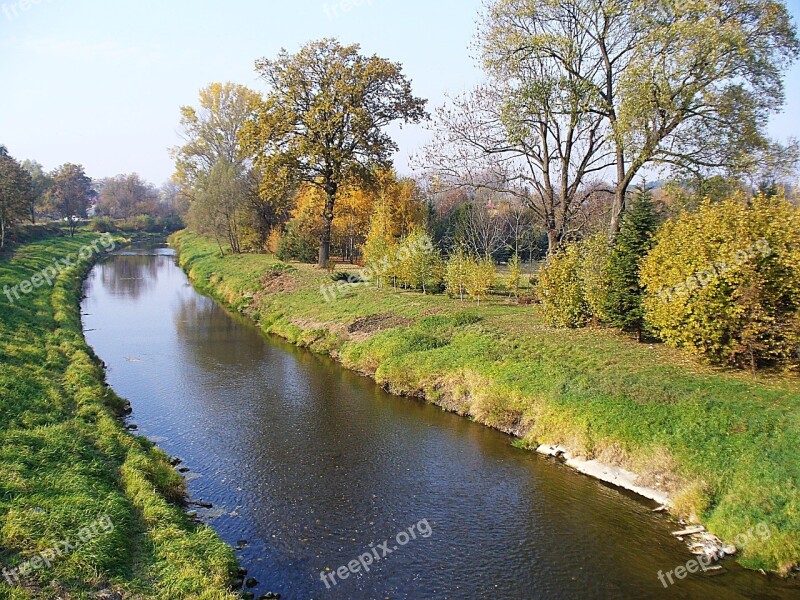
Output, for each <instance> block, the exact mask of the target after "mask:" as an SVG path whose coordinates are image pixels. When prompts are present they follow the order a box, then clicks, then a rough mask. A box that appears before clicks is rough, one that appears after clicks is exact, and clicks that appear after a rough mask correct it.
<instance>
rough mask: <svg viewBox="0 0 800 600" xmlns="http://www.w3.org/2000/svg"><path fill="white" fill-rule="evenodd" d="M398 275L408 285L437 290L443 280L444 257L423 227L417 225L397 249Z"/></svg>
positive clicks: (424, 289)
mask: <svg viewBox="0 0 800 600" xmlns="http://www.w3.org/2000/svg"><path fill="white" fill-rule="evenodd" d="M397 255H398V262H397V268H396V272H397V276H398V278H399V280H400V282H401V283H402V284H403V285H405V286H406V287H409V288H413V289H418V290H422V291H423V293H425V292H427V291H428V290H437V289H438V288H439V286H440V285H441V282H442V259H441V256H440V255H439V251H438V250H437V249H436V248H434V245H433V240H432V239H431V236H430V235H429V234H428V232H426V231H425V230H424V229H423V228H421V227H415V228H414V229H412V230H411V232H410V233H409V234H408V235H407V236H406V237H405V238H403V241H402V242H401V243H400V248H399V249H398V251H397Z"/></svg>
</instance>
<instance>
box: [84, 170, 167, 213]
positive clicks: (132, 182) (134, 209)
mask: <svg viewBox="0 0 800 600" xmlns="http://www.w3.org/2000/svg"><path fill="white" fill-rule="evenodd" d="M159 201H160V193H159V191H158V189H157V188H156V187H155V186H154V185H153V184H152V183H149V182H147V181H145V180H144V179H142V178H141V177H140V176H139V175H137V174H136V173H131V174H129V175H117V176H115V177H110V178H108V179H104V180H102V181H101V182H100V193H99V198H98V202H97V212H98V214H100V215H107V216H110V217H113V218H116V219H128V218H130V217H132V216H134V215H143V214H147V215H151V216H155V215H156V213H158V212H159Z"/></svg>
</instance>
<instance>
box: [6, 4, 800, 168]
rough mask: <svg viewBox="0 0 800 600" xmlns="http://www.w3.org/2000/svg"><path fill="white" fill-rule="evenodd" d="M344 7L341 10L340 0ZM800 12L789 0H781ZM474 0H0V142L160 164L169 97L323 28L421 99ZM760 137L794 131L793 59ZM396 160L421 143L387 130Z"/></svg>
mask: <svg viewBox="0 0 800 600" xmlns="http://www.w3.org/2000/svg"><path fill="white" fill-rule="evenodd" d="M348 5H349V6H350V9H349V10H345V8H346V7H347V6H348ZM789 5H790V8H791V10H792V13H793V14H794V15H795V17H797V16H798V15H800V0H792V1H791V2H789ZM480 6H481V2H480V0H435V1H434V0H427V1H423V0H361V1H360V2H359V0H350V1H349V3H348V2H343V1H342V0H338V1H336V0H293V1H285V2H281V1H263V2H255V1H250V0H228V1H226V2H222V1H215V0H193V1H189V0H168V1H166V0H160V1H156V0H138V1H135V2H132V1H128V0H124V1H119V0H117V1H113V2H110V1H103V2H100V1H98V0H39V1H38V2H37V1H36V0H27V3H26V0H0V53H1V54H2V60H0V82H1V85H2V88H0V143H2V144H6V145H7V146H8V148H9V151H10V152H11V153H12V155H14V156H15V157H18V158H20V159H23V158H34V159H36V160H38V161H39V162H41V163H42V164H44V166H45V167H46V168H47V169H51V168H54V167H56V166H58V165H59V164H61V163H64V162H76V163H82V164H83V165H84V166H85V167H86V170H87V173H88V174H89V175H91V176H92V177H105V176H110V175H115V174H117V173H126V172H134V171H135V172H138V173H140V174H142V175H143V176H144V177H146V178H148V179H150V180H151V181H153V182H155V183H162V182H163V181H165V180H166V179H167V178H168V177H169V176H170V175H171V173H172V161H171V160H170V158H169V156H168V154H167V148H168V147H170V146H173V145H175V144H177V143H179V141H180V140H179V138H178V135H177V131H178V125H177V124H178V118H179V113H178V107H179V106H180V105H182V104H194V103H195V101H196V98H197V91H198V90H199V89H200V88H201V87H203V86H204V85H206V84H208V83H210V82H212V81H235V82H237V83H242V84H245V85H248V86H251V87H253V88H255V89H257V90H260V91H263V86H262V85H261V83H260V82H259V80H258V79H257V77H256V75H255V73H254V70H253V62H254V61H255V59H256V58H259V57H262V56H274V55H275V54H276V53H277V52H278V50H279V49H280V48H281V47H285V48H287V49H288V50H290V51H294V50H297V49H298V48H299V47H300V46H301V45H302V44H303V43H304V42H306V41H309V40H312V39H317V38H321V37H326V36H334V37H338V38H339V39H340V40H341V41H342V42H344V43H351V42H358V43H360V44H361V45H362V48H363V50H364V51H365V52H367V53H377V54H379V55H381V56H383V57H386V58H389V59H391V60H393V61H399V62H401V63H403V65H404V67H405V71H406V74H407V75H408V76H409V77H410V78H411V79H412V80H413V85H414V91H415V93H416V94H417V95H419V96H422V97H424V98H428V99H429V100H430V105H429V107H430V108H431V109H432V108H434V107H435V106H438V105H439V104H441V103H442V102H443V101H444V95H445V93H447V92H449V93H458V92H460V91H463V90H464V89H467V88H469V87H471V86H472V85H474V84H475V83H476V82H478V81H479V80H480V78H481V74H480V71H479V69H478V68H477V67H476V64H475V61H474V59H473V58H472V56H473V54H474V52H472V50H471V48H470V45H471V42H472V40H473V36H474V32H475V26H476V20H477V14H478V10H479V9H480ZM772 130H773V133H774V134H775V135H776V136H777V137H779V138H781V139H785V138H786V137H788V136H797V137H800V66H799V65H795V67H794V68H793V70H792V72H791V73H790V74H789V76H788V78H787V105H786V108H785V110H784V113H783V114H782V115H780V116H778V117H776V118H775V119H774V120H773V124H772ZM395 137H396V139H397V141H398V143H399V144H400V147H401V151H400V154H399V156H398V157H397V164H398V168H399V169H400V170H401V171H403V172H407V171H408V168H407V158H408V156H409V155H410V154H413V153H414V152H415V151H416V150H418V148H419V147H420V145H421V144H422V143H424V141H425V139H426V134H425V132H424V131H423V130H421V129H420V128H417V127H407V128H405V129H404V130H403V131H397V132H396V135H395Z"/></svg>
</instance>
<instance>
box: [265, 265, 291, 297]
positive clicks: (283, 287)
mask: <svg viewBox="0 0 800 600" xmlns="http://www.w3.org/2000/svg"><path fill="white" fill-rule="evenodd" d="M299 287H300V286H299V285H298V284H297V278H296V277H295V276H294V275H293V274H292V273H287V272H285V271H267V272H266V273H265V274H264V276H263V277H261V291H262V292H263V293H265V294H278V293H280V292H286V293H290V292H296V291H297V290H298V289H299Z"/></svg>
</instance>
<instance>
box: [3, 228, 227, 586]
mask: <svg viewBox="0 0 800 600" xmlns="http://www.w3.org/2000/svg"><path fill="white" fill-rule="evenodd" d="M86 233H88V232H86V231H78V232H77V233H76V235H75V236H74V237H73V236H66V235H64V234H61V235H56V234H52V232H51V234H48V235H46V236H43V237H41V238H40V239H33V240H29V241H25V242H23V243H22V244H20V245H19V246H18V247H17V248H15V249H13V250H12V251H11V252H9V253H7V254H6V255H5V256H3V257H0V266H2V265H3V263H13V261H14V260H15V258H16V255H17V252H18V251H19V250H22V249H25V248H27V247H29V246H35V244H36V243H37V242H39V241H44V240H48V241H49V240H52V239H58V238H59V237H62V238H63V240H64V243H65V244H66V243H67V242H72V241H76V240H80V238H81V234H86ZM152 237H153V236H144V237H142V236H137V235H133V236H131V237H122V236H120V235H114V236H113V241H114V248H112V250H119V249H121V248H124V247H127V246H132V245H134V244H136V243H141V242H142V241H152ZM165 238H166V236H161V239H162V240H164V239H165ZM68 253H69V251H68V249H66V248H64V249H63V252H61V254H63V255H67V254H68ZM106 256H107V255H106V254H105V253H94V254H92V255H91V256H90V257H88V258H86V259H84V260H82V261H81V262H79V263H78V264H77V265H74V266H72V267H69V268H67V269H64V270H63V272H61V273H60V274H59V275H58V276H57V277H56V279H55V280H54V282H53V286H52V288H50V289H49V290H48V298H47V301H48V304H50V305H51V306H52V309H53V321H54V326H55V330H54V331H53V332H52V333H53V335H54V336H63V337H64V338H65V340H64V341H62V343H61V347H60V348H59V351H61V352H63V353H65V354H66V353H67V350H69V351H71V352H72V354H71V355H70V356H69V358H68V361H67V366H66V368H65V369H64V372H63V373H61V374H60V375H61V376H62V377H63V378H64V379H70V378H72V379H74V381H71V382H70V383H68V384H67V387H68V388H74V390H73V389H71V390H70V391H71V392H72V393H73V394H74V395H75V396H80V401H79V405H80V410H81V412H82V413H86V414H83V416H82V418H90V417H89V416H88V414H89V413H91V418H94V419H96V423H97V429H98V430H99V431H100V432H102V433H101V434H99V436H100V438H101V439H102V440H103V441H104V442H105V443H107V444H108V445H109V446H113V445H114V444H118V445H119V446H120V447H121V448H123V449H124V450H125V451H127V454H126V456H125V459H124V460H121V462H120V464H119V465H117V468H118V471H117V472H115V474H114V475H115V478H116V479H117V482H118V487H119V491H120V492H121V493H122V494H123V496H125V497H126V498H127V499H128V500H129V501H130V503H131V506H132V508H133V510H134V513H135V514H133V515H131V517H132V518H133V519H134V520H136V521H138V522H139V523H140V524H141V526H143V527H144V531H143V532H142V534H141V535H142V536H144V538H145V539H146V540H147V543H148V544H149V545H151V546H152V551H153V554H154V556H155V557H157V558H158V559H159V561H163V563H165V564H164V566H162V565H160V564H159V565H158V567H159V570H161V571H163V572H162V573H160V574H156V573H141V574H140V576H142V577H143V578H144V579H146V580H147V585H155V588H154V589H153V590H152V592H153V595H152V596H143V595H142V593H143V589H142V587H141V586H142V584H143V583H144V581H143V580H133V579H132V580H130V581H126V582H124V584H130V585H131V586H132V588H131V589H130V590H125V591H124V593H128V592H130V593H133V594H135V596H136V597H142V598H144V597H153V598H182V597H186V594H187V593H188V594H190V595H192V597H197V598H208V599H214V600H236V599H237V598H239V597H240V596H239V595H238V594H236V593H235V592H234V591H233V588H234V584H235V581H236V576H237V571H238V570H239V563H238V560H237V559H236V556H235V554H234V551H233V548H231V547H230V546H229V545H228V544H226V543H225V542H224V541H223V540H222V539H221V538H220V537H219V536H218V534H217V533H216V532H215V531H214V530H213V528H211V527H210V526H209V525H207V524H204V523H200V522H198V521H196V520H194V519H192V518H191V516H190V513H189V508H188V504H187V501H188V500H189V496H188V491H187V489H186V485H185V480H184V478H183V477H182V476H180V475H179V474H178V473H177V471H175V469H174V467H173V465H174V464H175V461H174V459H173V458H172V457H170V456H168V455H167V454H166V453H165V452H163V451H162V450H161V449H160V448H158V446H157V445H156V444H154V443H153V442H151V441H149V440H148V439H147V438H145V437H143V436H140V435H136V434H134V433H132V432H131V431H130V430H129V429H128V428H127V426H126V420H127V418H128V416H129V415H130V413H131V407H130V403H129V402H128V401H127V400H125V399H124V398H122V397H121V396H119V395H118V394H117V393H116V392H115V391H114V390H113V389H112V388H111V387H110V386H109V384H108V382H107V373H106V365H105V363H104V362H103V361H102V360H101V359H100V358H99V357H98V356H97V355H96V354H95V352H94V349H93V348H92V347H91V346H90V345H89V343H88V342H87V340H86V337H85V333H84V329H83V320H82V315H81V305H82V302H83V300H84V299H85V286H84V284H85V282H86V279H87V277H88V276H89V274H90V273H91V271H92V269H93V268H94V267H95V266H96V265H97V264H98V263H99V262H101V261H102V260H103V259H104V258H106ZM41 343H42V344H44V345H47V341H46V340H44V339H42V340H41ZM103 436H105V437H103ZM108 462H109V464H113V463H114V460H113V459H112V458H111V457H109V461H108ZM192 537H193V538H194V539H190V538H192ZM128 569H129V573H130V575H131V577H134V575H133V574H134V573H135V572H137V571H139V570H140V569H141V566H137V565H135V564H133V563H131V564H129V565H128ZM177 575H179V576H177ZM159 581H160V582H161V585H159V584H158V583H156V582H159ZM53 584H55V582H51V584H50V585H51V586H52V585H53ZM124 584H123V585H124ZM3 588H5V589H6V590H7V591H8V592H9V593H10V594H11V597H14V598H17V597H20V598H21V597H32V598H33V597H38V591H42V592H43V593H44V590H37V588H36V587H34V588H28V587H19V586H17V587H6V585H5V582H2V581H0V596H2V593H3V591H4V590H3ZM70 591H72V590H70ZM20 593H22V594H24V595H25V596H20V595H18V594H20ZM144 593H149V591H148V592H144Z"/></svg>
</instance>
